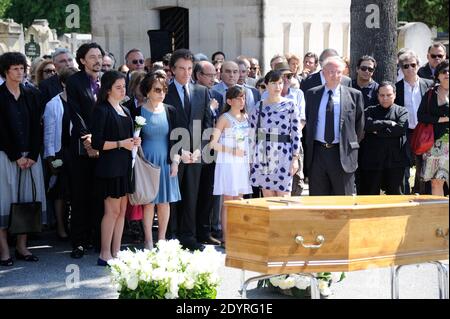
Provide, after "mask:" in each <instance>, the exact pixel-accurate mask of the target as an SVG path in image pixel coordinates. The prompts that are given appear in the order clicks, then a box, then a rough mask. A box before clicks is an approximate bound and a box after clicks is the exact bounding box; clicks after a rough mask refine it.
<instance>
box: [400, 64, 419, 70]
mask: <svg viewBox="0 0 450 319" xmlns="http://www.w3.org/2000/svg"><path fill="white" fill-rule="evenodd" d="M416 66H417V64H416V63H410V64H403V65H402V68H404V69H405V70H407V69H409V67H411V68H413V69H415V68H416Z"/></svg>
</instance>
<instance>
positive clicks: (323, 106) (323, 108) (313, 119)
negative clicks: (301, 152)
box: [306, 57, 364, 196]
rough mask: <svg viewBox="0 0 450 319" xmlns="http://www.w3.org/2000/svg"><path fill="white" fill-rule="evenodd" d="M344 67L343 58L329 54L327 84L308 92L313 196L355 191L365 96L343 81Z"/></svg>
mask: <svg viewBox="0 0 450 319" xmlns="http://www.w3.org/2000/svg"><path fill="white" fill-rule="evenodd" d="M344 68H345V63H344V61H342V60H341V59H340V58H339V57H329V58H328V59H326V60H325V61H324V62H323V75H324V77H325V84H324V85H321V86H318V87H315V88H313V89H310V90H309V91H307V92H306V131H307V136H306V145H307V147H308V150H309V151H308V153H306V166H307V167H308V169H309V194H310V195H313V196H318V195H319V196H320V195H351V194H353V193H355V177H354V173H355V171H356V169H357V167H358V148H359V142H360V141H361V140H362V138H363V134H364V98H363V96H362V94H361V92H360V91H358V90H355V89H352V88H349V87H346V86H344V85H341V84H340V83H342V82H341V80H342V72H343V70H344Z"/></svg>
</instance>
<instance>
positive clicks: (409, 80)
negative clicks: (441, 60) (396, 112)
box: [395, 50, 433, 195]
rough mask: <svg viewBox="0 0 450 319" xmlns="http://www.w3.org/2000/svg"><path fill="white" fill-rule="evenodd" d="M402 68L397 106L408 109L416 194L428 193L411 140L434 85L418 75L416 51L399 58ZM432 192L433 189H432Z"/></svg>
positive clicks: (419, 157)
mask: <svg viewBox="0 0 450 319" xmlns="http://www.w3.org/2000/svg"><path fill="white" fill-rule="evenodd" d="M398 61H399V65H400V68H401V69H402V72H403V76H404V77H403V79H402V80H400V81H398V82H397V83H396V84H395V87H396V91H397V95H396V98H395V104H397V105H400V106H404V107H406V108H407V109H408V134H407V135H406V137H407V139H408V143H407V153H408V157H409V159H410V161H411V166H412V165H413V164H414V163H415V164H416V172H417V173H416V178H415V181H414V193H422V194H424V193H428V192H427V191H426V190H425V189H424V185H423V183H422V186H420V185H421V182H420V179H419V175H420V174H419V172H420V168H421V162H422V157H421V156H415V155H414V154H412V152H411V149H410V148H409V144H410V139H411V136H412V133H413V132H414V129H415V128H416V125H417V110H418V109H419V105H420V102H421V101H422V97H423V96H424V94H425V92H426V91H427V90H428V88H429V87H430V86H432V85H433V81H431V80H427V79H422V78H420V77H419V75H418V74H417V71H418V69H419V58H418V57H417V54H416V53H415V52H414V51H411V50H408V51H406V52H405V53H403V54H402V55H400V56H399V58H398ZM409 177H410V173H409V167H407V168H406V171H405V182H404V192H403V193H404V194H405V195H407V194H410V193H411V189H410V185H409V181H408V180H409ZM430 192H431V189H430Z"/></svg>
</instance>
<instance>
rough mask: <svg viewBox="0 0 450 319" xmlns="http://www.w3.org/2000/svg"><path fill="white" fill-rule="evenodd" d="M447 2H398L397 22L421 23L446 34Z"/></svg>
mask: <svg viewBox="0 0 450 319" xmlns="http://www.w3.org/2000/svg"><path fill="white" fill-rule="evenodd" d="M448 3H449V1H448V0H399V1H398V19H399V21H408V22H423V23H425V24H426V25H428V26H429V27H430V28H431V27H437V28H438V30H439V31H445V32H448Z"/></svg>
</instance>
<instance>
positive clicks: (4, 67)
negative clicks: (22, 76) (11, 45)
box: [0, 52, 27, 79]
mask: <svg viewBox="0 0 450 319" xmlns="http://www.w3.org/2000/svg"><path fill="white" fill-rule="evenodd" d="M12 65H23V68H24V71H25V72H27V58H26V57H25V55H23V54H22V53H20V52H6V53H3V54H2V55H0V75H1V76H2V77H3V78H4V79H6V73H7V72H8V70H9V68H10V67H11V66H12Z"/></svg>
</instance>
